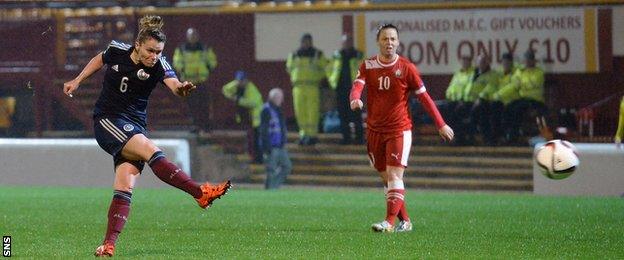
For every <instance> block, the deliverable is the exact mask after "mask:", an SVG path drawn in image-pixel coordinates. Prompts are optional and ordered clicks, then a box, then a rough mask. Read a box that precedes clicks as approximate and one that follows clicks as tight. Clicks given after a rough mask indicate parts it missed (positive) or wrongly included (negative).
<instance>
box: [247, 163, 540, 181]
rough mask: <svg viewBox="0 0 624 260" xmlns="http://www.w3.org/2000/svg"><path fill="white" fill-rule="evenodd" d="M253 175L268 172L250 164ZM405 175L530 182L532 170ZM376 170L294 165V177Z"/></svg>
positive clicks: (429, 170) (413, 169)
mask: <svg viewBox="0 0 624 260" xmlns="http://www.w3.org/2000/svg"><path fill="white" fill-rule="evenodd" d="M249 168H250V170H251V172H252V173H253V174H263V173H265V172H266V169H265V167H264V165H260V164H250V167H249ZM405 173H406V174H407V175H409V176H426V177H438V178H441V177H453V178H466V179H468V178H470V179H521V180H530V179H532V178H533V172H532V171H531V170H530V169H496V168H464V167H452V166H438V167H436V166H418V165H416V166H409V167H408V168H407V169H406V171H405ZM375 174H376V170H375V169H373V168H372V167H371V166H365V165H297V164H295V165H293V175H318V176H370V175H375Z"/></svg>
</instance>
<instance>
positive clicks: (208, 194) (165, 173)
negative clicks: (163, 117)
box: [122, 134, 232, 209]
mask: <svg viewBox="0 0 624 260" xmlns="http://www.w3.org/2000/svg"><path fill="white" fill-rule="evenodd" d="M122 155H123V156H124V158H138V159H140V160H145V161H147V163H148V165H149V166H150V167H151V168H152V171H153V172H154V174H155V175H156V176H157V177H158V178H159V179H160V180H162V181H164V182H165V183H167V184H169V185H171V186H174V187H176V188H178V189H180V190H183V191H185V192H186V193H188V194H190V195H191V196H193V197H194V198H195V200H196V201H197V204H198V205H199V207H201V208H204V209H205V208H208V207H210V206H211V205H212V203H213V202H214V201H215V200H216V199H219V198H221V197H222V196H223V195H225V194H226V193H227V191H228V190H229V189H230V188H231V187H232V184H231V182H230V181H229V180H227V181H224V182H222V183H219V184H216V185H213V184H210V183H208V182H206V183H204V184H202V185H199V184H198V183H196V182H195V181H193V180H192V179H191V178H190V177H189V176H188V174H186V173H185V172H184V171H183V170H182V169H180V167H178V166H177V165H175V164H173V163H172V162H170V161H169V160H168V159H167V158H166V157H165V154H164V153H163V152H162V151H160V149H158V147H156V146H155V145H154V143H153V142H152V141H151V140H149V139H148V138H147V137H145V136H144V135H142V134H137V135H134V136H133V137H132V138H130V140H129V141H128V143H127V144H126V146H125V147H124V148H123V150H122Z"/></svg>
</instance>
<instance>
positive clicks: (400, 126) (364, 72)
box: [354, 55, 425, 133]
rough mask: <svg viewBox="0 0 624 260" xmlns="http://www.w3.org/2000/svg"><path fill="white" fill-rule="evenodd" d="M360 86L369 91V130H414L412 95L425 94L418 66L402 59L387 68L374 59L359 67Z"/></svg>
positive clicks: (390, 131) (358, 78)
mask: <svg viewBox="0 0 624 260" xmlns="http://www.w3.org/2000/svg"><path fill="white" fill-rule="evenodd" d="M358 83H361V84H362V85H365V86H366V88H367V92H366V93H367V109H368V119H367V122H366V123H367V125H368V129H370V130H372V131H375V132H379V133H393V132H402V131H404V130H410V129H411V128H412V121H411V120H410V118H409V113H408V97H409V93H410V92H411V91H416V93H420V92H424V91H425V87H424V84H423V82H422V80H421V79H420V72H419V71H418V69H417V68H416V65H414V64H413V63H411V62H410V61H409V60H408V59H406V58H404V57H401V56H399V55H397V58H396V59H395V60H394V61H393V62H391V63H388V64H386V63H383V62H381V61H380V60H379V58H378V56H373V57H371V58H369V59H366V60H364V62H362V64H361V65H360V68H359V70H358V75H357V77H356V79H355V82H354V84H358Z"/></svg>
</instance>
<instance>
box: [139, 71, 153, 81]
mask: <svg viewBox="0 0 624 260" xmlns="http://www.w3.org/2000/svg"><path fill="white" fill-rule="evenodd" d="M137 77H138V78H139V79H140V80H146V79H148V78H149V77H150V74H147V72H145V71H144V70H143V69H140V70H139V71H137Z"/></svg>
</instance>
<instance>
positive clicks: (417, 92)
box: [414, 86, 427, 95]
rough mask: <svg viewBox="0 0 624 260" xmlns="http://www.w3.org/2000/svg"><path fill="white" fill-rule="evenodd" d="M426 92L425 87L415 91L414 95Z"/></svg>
mask: <svg viewBox="0 0 624 260" xmlns="http://www.w3.org/2000/svg"><path fill="white" fill-rule="evenodd" d="M425 92H427V89H426V88H425V86H422V87H420V88H419V89H417V90H416V91H414V93H416V95H420V94H422V93H425Z"/></svg>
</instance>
